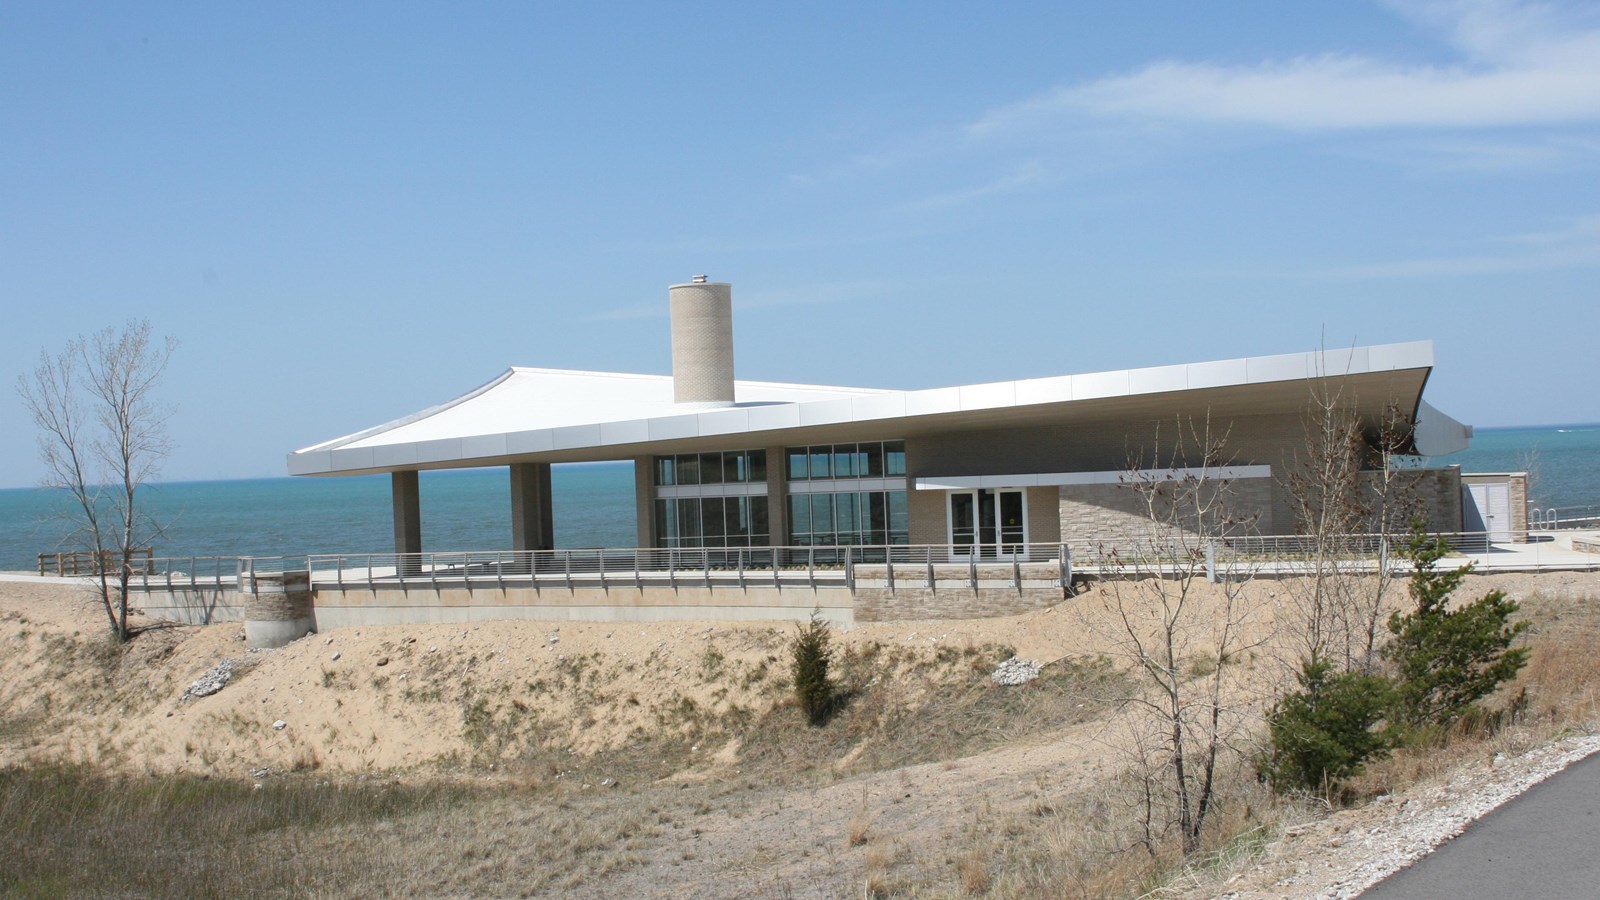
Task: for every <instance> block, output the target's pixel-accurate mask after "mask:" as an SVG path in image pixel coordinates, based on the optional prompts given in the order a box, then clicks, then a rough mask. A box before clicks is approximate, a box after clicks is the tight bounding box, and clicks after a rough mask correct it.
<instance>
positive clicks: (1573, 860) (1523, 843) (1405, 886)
mask: <svg viewBox="0 0 1600 900" xmlns="http://www.w3.org/2000/svg"><path fill="white" fill-rule="evenodd" d="M1361 897H1362V898H1363V900H1434V898H1438V900H1480V898H1481V900H1500V898H1510V897H1540V898H1565V897H1571V898H1589V900H1592V898H1595V897H1600V754H1596V755H1594V756H1591V757H1589V758H1588V759H1585V760H1582V761H1580V762H1577V763H1574V764H1573V765H1572V766H1570V767H1568V768H1567V769H1566V770H1565V771H1563V772H1560V773H1559V774H1556V775H1553V776H1551V777H1550V778H1548V779H1546V780H1545V781H1543V782H1541V783H1540V784H1537V785H1535V786H1534V787H1533V788H1532V789H1531V790H1529V791H1528V792H1527V793H1526V794H1523V795H1522V796H1520V797H1518V798H1516V799H1514V800H1511V801H1510V802H1508V803H1506V804H1505V805H1504V806H1502V807H1500V808H1499V809H1497V810H1495V811H1493V812H1491V813H1489V814H1488V815H1486V816H1484V817H1483V818H1482V819H1479V820H1478V821H1477V822H1475V823H1473V824H1472V825H1471V826H1470V827H1468V828H1467V830H1466V831H1465V832H1463V833H1462V834H1461V836H1460V837H1458V838H1456V839H1455V840H1453V841H1451V842H1449V843H1448V844H1445V845H1444V846H1442V847H1440V848H1439V849H1438V850H1435V851H1434V852H1433V853H1431V854H1429V855H1428V856H1426V857H1423V858H1422V859H1421V860H1418V861H1417V862H1415V863H1413V864H1412V865H1411V866H1410V867H1408V868H1406V869H1402V870H1401V871H1399V872H1397V873H1395V874H1394V875H1391V876H1390V877H1389V878H1387V879H1385V880H1383V881H1380V882H1379V883H1378V884H1376V885H1374V886H1373V887H1372V888H1371V889H1370V890H1368V891H1366V892H1365V893H1363V894H1362V895H1361Z"/></svg>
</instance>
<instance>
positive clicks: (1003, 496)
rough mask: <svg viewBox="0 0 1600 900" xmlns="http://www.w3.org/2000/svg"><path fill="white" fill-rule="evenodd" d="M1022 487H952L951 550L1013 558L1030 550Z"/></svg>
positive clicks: (995, 557) (961, 554)
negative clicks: (965, 488) (967, 489)
mask: <svg viewBox="0 0 1600 900" xmlns="http://www.w3.org/2000/svg"><path fill="white" fill-rule="evenodd" d="M1027 522H1028V517H1027V510H1026V508H1025V505H1024V503H1023V500H1022V491H1021V490H994V491H991V490H987V489H980V490H975V491H952V492H951V493H950V552H951V554H952V555H954V556H959V557H962V558H966V557H970V556H974V555H975V556H977V557H978V558H979V559H998V558H1001V557H1005V558H1008V559H1009V558H1011V557H1013V556H1019V555H1024V554H1026V553H1027V552H1028V547H1027V544H1028V526H1027Z"/></svg>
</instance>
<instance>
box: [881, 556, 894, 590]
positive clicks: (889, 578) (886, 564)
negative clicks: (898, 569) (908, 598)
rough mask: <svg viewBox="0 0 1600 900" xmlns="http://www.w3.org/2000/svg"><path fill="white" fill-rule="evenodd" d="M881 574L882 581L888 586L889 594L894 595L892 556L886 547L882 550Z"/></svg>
mask: <svg viewBox="0 0 1600 900" xmlns="http://www.w3.org/2000/svg"><path fill="white" fill-rule="evenodd" d="M883 572H884V576H885V578H884V580H885V581H886V582H888V585H889V593H891V594H892V593H894V555H893V554H892V553H890V552H889V549H888V548H887V547H885V548H884V550H883Z"/></svg>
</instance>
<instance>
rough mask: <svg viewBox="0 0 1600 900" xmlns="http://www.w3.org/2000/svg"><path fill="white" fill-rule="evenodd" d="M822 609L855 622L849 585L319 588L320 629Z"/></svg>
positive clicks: (734, 616) (760, 618)
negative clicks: (436, 588) (411, 588)
mask: <svg viewBox="0 0 1600 900" xmlns="http://www.w3.org/2000/svg"><path fill="white" fill-rule="evenodd" d="M813 609H820V610H821V611H822V615H823V617H824V618H826V619H827V620H828V621H830V622H833V623H834V624H836V625H851V624H854V622H855V603H854V601H853V600H852V598H851V595H850V589H849V588H847V587H844V586H842V585H839V586H818V587H816V588H809V587H787V586H786V587H782V588H776V587H770V586H768V587H758V586H754V585H750V586H746V587H744V588H739V587H736V586H728V587H724V586H721V585H711V586H710V587H707V586H704V585H693V586H679V587H676V588H674V587H667V586H653V585H646V586H645V587H643V588H639V587H634V586H613V587H600V586H584V585H578V586H574V587H571V588H568V587H557V586H549V587H537V588H534V587H510V586H508V587H506V588H503V589H502V588H496V587H484V588H481V589H476V588H475V589H468V588H464V587H456V588H449V587H441V588H439V589H438V590H433V589H428V590H414V589H413V590H401V589H399V588H379V589H377V590H367V589H351V590H344V591H341V590H338V589H337V588H319V589H318V590H317V595H316V621H317V626H318V627H319V628H323V629H327V628H340V627H344V626H349V625H396V624H405V623H423V622H488V621H493V620H497V619H533V620H540V621H550V622H568V621H570V622H671V621H706V622H767V621H776V622H803V621H805V620H807V619H809V618H810V617H811V611H812V610H813Z"/></svg>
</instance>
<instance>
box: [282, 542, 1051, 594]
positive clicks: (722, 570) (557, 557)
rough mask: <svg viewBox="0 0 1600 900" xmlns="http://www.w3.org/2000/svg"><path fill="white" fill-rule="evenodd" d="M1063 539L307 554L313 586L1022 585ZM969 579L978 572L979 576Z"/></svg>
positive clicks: (813, 586) (361, 587)
mask: <svg viewBox="0 0 1600 900" xmlns="http://www.w3.org/2000/svg"><path fill="white" fill-rule="evenodd" d="M1070 552H1071V551H1070V550H1069V549H1068V548H1067V547H1066V545H1063V544H1014V545H1005V546H996V545H988V546H983V547H979V548H976V549H975V550H974V549H973V548H962V547H951V546H948V545H915V546H914V545H903V544H902V545H887V546H882V545H880V546H846V547H833V546H825V547H802V546H791V547H727V548H722V547H705V548H701V547H694V548H689V547H683V548H637V549H590V550H535V551H510V550H507V551H476V552H453V553H407V554H394V553H361V554H329V555H323V554H317V555H313V556H310V557H308V558H307V562H308V564H309V568H310V571H311V584H312V586H313V587H314V588H315V587H319V586H321V587H332V588H339V589H351V588H355V589H363V588H378V587H391V588H392V587H400V588H408V587H411V586H418V587H423V586H427V587H466V588H468V589H473V588H477V587H507V586H529V585H531V586H533V587H541V586H545V585H549V586H561V587H568V588H571V587H579V586H584V587H593V586H599V587H609V586H619V587H620V586H633V587H637V588H641V589H642V588H644V587H645V586H647V585H651V586H662V585H664V586H668V587H680V586H690V585H702V586H705V587H711V586H718V585H720V586H737V587H741V588H743V587H759V586H763V585H770V586H773V587H779V588H782V587H785V586H804V587H808V588H817V587H823V586H841V587H848V588H851V589H854V588H855V587H856V579H857V572H858V571H859V570H860V569H861V567H863V566H867V567H869V571H870V574H872V575H874V576H876V574H877V573H878V571H879V568H880V567H881V569H882V571H883V577H884V578H885V579H886V580H888V581H890V582H893V581H894V579H895V578H896V577H902V578H903V577H906V573H908V571H909V570H916V571H918V572H924V571H926V572H928V573H929V574H928V575H927V578H926V579H924V580H925V581H927V582H929V583H932V582H935V581H937V580H941V576H943V578H944V579H947V578H948V577H949V575H948V573H947V572H945V573H939V572H934V571H933V568H934V567H949V566H961V567H964V570H966V571H968V572H969V573H971V572H975V571H976V570H978V569H980V568H981V569H983V570H985V571H986V572H987V571H989V570H990V569H992V568H994V567H996V566H1000V567H1006V568H1008V569H1011V570H1015V571H1014V575H1015V577H1014V579H1013V580H1014V581H1017V582H1018V583H1020V582H1021V581H1022V580H1023V579H1022V573H1021V569H1020V567H1021V566H1022V564H1023V563H1025V562H1026V563H1041V562H1049V561H1051V560H1061V559H1064V558H1066V556H1065V555H1066V554H1070ZM971 580H976V579H975V576H974V578H973V579H971Z"/></svg>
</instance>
